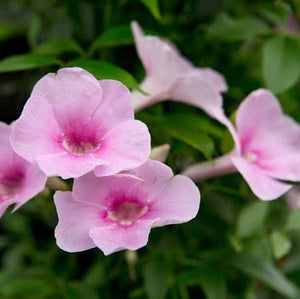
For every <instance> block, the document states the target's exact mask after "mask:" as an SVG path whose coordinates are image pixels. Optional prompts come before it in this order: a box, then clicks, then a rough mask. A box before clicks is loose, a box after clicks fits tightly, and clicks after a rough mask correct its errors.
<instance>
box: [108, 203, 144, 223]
mask: <svg viewBox="0 0 300 299" xmlns="http://www.w3.org/2000/svg"><path fill="white" fill-rule="evenodd" d="M147 211H148V207H147V205H145V204H144V203H141V202H137V201H126V202H121V203H120V202H117V203H114V204H113V205H112V207H111V208H110V209H109V210H108V212H107V215H108V218H110V219H111V220H113V221H116V222H118V223H120V224H121V225H124V226H128V225H130V224H132V223H133V222H134V221H135V220H137V219H138V218H140V217H141V216H143V215H144V214H145V213H146V212H147Z"/></svg>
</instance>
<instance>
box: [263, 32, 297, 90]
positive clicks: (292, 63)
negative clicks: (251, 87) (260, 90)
mask: <svg viewBox="0 0 300 299" xmlns="http://www.w3.org/2000/svg"><path fill="white" fill-rule="evenodd" d="M262 55H263V57H262V59H263V61H262V72H263V77H264V80H265V82H266V87H267V88H269V89H271V90H272V91H273V92H275V93H279V92H283V91H285V90H287V89H288V88H290V87H292V86H293V85H294V84H296V83H297V81H298V80H299V76H300V45H299V41H298V40H296V39H293V38H291V37H287V36H275V37H274V38H272V39H270V40H268V41H267V42H266V43H265V45H264V47H263V52H262Z"/></svg>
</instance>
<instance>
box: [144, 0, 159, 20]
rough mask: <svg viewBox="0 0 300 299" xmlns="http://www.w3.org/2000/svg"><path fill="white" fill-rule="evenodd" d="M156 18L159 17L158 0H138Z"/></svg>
mask: <svg viewBox="0 0 300 299" xmlns="http://www.w3.org/2000/svg"><path fill="white" fill-rule="evenodd" d="M140 1H141V2H142V3H143V4H144V5H145V6H146V7H147V8H148V9H149V11H150V12H151V14H152V15H153V17H155V18H156V19H157V20H160V19H161V15H160V10H159V3H158V0H140Z"/></svg>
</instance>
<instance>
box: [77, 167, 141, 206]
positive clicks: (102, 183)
mask: <svg viewBox="0 0 300 299" xmlns="http://www.w3.org/2000/svg"><path fill="white" fill-rule="evenodd" d="M143 185H145V182H144V180H141V179H139V178H137V177H133V176H122V175H114V176H107V177H96V176H95V174H94V173H93V172H90V173H88V174H86V175H84V176H82V177H80V178H77V179H75V180H74V184H73V197H74V200H76V201H78V202H83V203H88V204H91V205H94V206H97V207H99V208H104V207H105V206H108V205H109V203H110V200H111V195H115V194H123V195H127V194H132V195H133V196H136V195H137V194H138V193H139V191H140V190H142V186H143ZM145 200H146V199H145Z"/></svg>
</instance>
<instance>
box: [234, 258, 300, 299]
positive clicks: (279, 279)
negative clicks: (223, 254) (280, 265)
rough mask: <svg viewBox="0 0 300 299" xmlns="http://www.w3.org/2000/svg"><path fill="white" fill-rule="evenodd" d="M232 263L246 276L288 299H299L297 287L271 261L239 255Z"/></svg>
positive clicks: (299, 294)
mask: <svg viewBox="0 0 300 299" xmlns="http://www.w3.org/2000/svg"><path fill="white" fill-rule="evenodd" d="M230 263H231V264H232V265H233V266H234V267H236V268H237V269H239V270H240V271H242V272H244V273H245V274H247V275H249V276H251V277H253V278H254V279H257V280H260V281H262V282H264V283H265V284H267V285H268V286H269V287H270V288H272V289H273V290H275V291H277V292H278V293H280V294H281V295H283V296H285V297H287V298H299V296H300V293H299V290H298V288H297V286H296V285H294V284H293V283H292V282H291V281H289V280H288V279H287V278H286V277H285V276H284V275H283V274H282V273H281V272H280V271H279V270H278V269H277V268H276V267H275V266H274V265H273V264H272V263H271V262H270V261H268V260H266V259H263V258H258V257H255V256H252V255H249V254H237V255H235V256H234V257H233V258H232V259H231V260H230Z"/></svg>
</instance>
